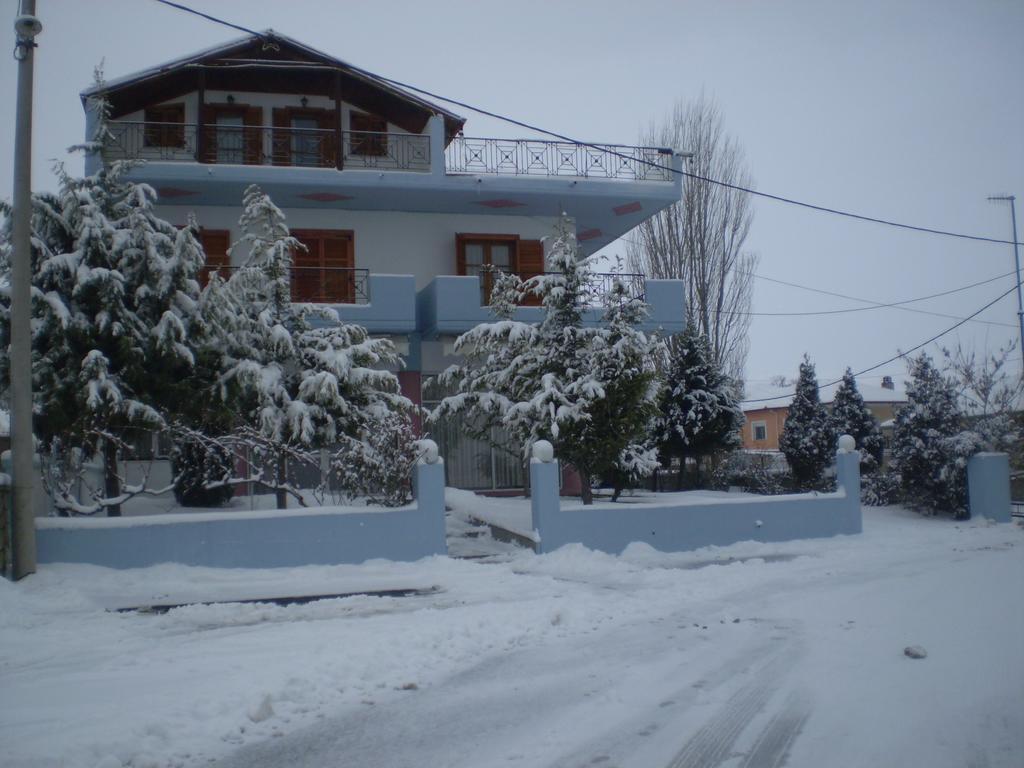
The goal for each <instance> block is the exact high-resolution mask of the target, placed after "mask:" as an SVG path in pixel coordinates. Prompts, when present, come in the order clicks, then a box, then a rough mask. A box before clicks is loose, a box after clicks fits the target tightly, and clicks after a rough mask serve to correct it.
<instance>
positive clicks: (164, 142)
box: [103, 120, 430, 172]
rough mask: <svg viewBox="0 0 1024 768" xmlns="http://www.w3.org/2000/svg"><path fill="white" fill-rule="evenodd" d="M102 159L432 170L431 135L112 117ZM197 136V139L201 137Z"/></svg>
mask: <svg viewBox="0 0 1024 768" xmlns="http://www.w3.org/2000/svg"><path fill="white" fill-rule="evenodd" d="M108 131H109V134H110V135H109V137H108V140H107V142H106V144H105V146H104V148H103V159H104V160H106V161H110V160H160V161H172V162H197V161H199V162H203V163H213V164H231V165H286V166H304V167H309V168H373V169H381V170H392V171H420V172H429V171H430V137H429V136H424V135H416V134H407V133H379V132H374V131H342V132H341V150H342V156H341V163H340V164H339V162H338V159H339V158H338V132H337V131H334V130H332V129H320V128H281V127H271V126H240V125H239V126H226V125H201V126H197V125H195V124H185V123H152V122H150V123H146V122H134V121H126V120H120V121H113V122H111V123H109V124H108ZM200 139H201V141H200Z"/></svg>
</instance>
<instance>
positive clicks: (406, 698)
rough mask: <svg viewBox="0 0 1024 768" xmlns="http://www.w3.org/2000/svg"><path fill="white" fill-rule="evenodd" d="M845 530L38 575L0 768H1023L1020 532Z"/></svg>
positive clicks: (4, 626) (898, 513) (12, 641)
mask: <svg viewBox="0 0 1024 768" xmlns="http://www.w3.org/2000/svg"><path fill="white" fill-rule="evenodd" d="M471 503H473V502H472V499H468V500H467V499H462V498H460V499H458V500H457V501H456V503H455V504H454V505H453V506H455V507H456V508H457V509H459V510H463V509H464V508H465V506H466V505H467V504H471ZM475 503H477V504H479V505H481V508H483V507H485V506H486V505H488V504H492V502H488V501H483V500H478V501H477V502H475ZM506 503H507V502H506ZM493 504H495V505H500V503H499V502H493ZM498 513H499V512H495V514H498ZM482 514H486V512H482ZM864 517H865V520H864V534H863V535H861V536H851V537H839V538H836V539H829V540H814V541H799V542H789V543H784V544H756V543H752V542H747V543H741V544H737V545H733V546H731V547H727V548H716V549H708V550H701V551H698V552H692V553H685V554H676V555H668V554H663V553H659V552H656V551H654V550H651V549H649V548H647V547H645V546H633V547H631V548H630V549H629V550H627V552H626V553H625V554H624V555H622V556H621V557H612V556H608V555H604V554H599V553H594V552H590V551H587V550H584V549H582V548H579V547H567V548H564V549H562V550H560V551H558V552H555V553H552V554H548V555H543V556H537V555H534V554H532V553H531V552H529V551H526V550H521V549H517V550H514V551H513V550H510V549H509V548H508V547H507V546H505V545H501V544H500V543H496V542H492V541H488V540H486V538H484V539H480V540H477V544H476V545H475V546H477V547H478V549H479V552H478V554H485V553H487V552H491V553H502V552H503V553H502V554H492V556H491V557H489V558H485V559H482V560H479V559H478V560H454V559H448V558H440V557H439V558H431V559H427V560H423V561H420V562H418V563H410V564H400V563H388V562H380V561H376V562H371V563H367V564H364V565H361V566H340V567H307V568H295V569H278V570H261V571H244V570H215V569H202V568H186V567H180V566H171V565H165V566H158V567H153V568H147V569H143V570H136V571H111V570H106V569H102V568H96V567H89V566H70V565H67V566H48V567H44V568H43V569H41V571H40V573H38V574H36V575H34V576H32V577H29V578H28V579H26V580H24V581H22V582H19V583H17V584H11V583H7V582H3V581H0V616H2V622H0V765H2V766H4V768H8V766H9V767H10V768H15V767H17V768H43V767H49V766H61V767H62V768H77V767H78V766H82V767H83V768H97V767H100V768H116V766H128V765H130V766H135V767H136V768H140V767H141V766H199V765H211V764H213V765H220V766H235V767H241V766H245V767H246V768H252V767H254V766H284V765H296V766H297V765H302V766H320V765H323V766H338V765H351V766H388V767H389V768H395V767H398V766H406V765H408V766H466V767H467V768H468V767H470V766H472V767H473V768H481V767H482V766H497V765H503V766H504V765H520V766H602V767H603V768H611V766H618V768H627V767H628V766H645V767H649V766H673V768H683V767H688V768H696V767H697V766H717V765H722V766H778V765H782V764H785V765H789V766H806V767H807V768H820V766H872V767H873V768H874V767H878V766H901V767H902V766H929V767H930V768H931V767H940V766H950V768H952V767H953V766H957V767H959V766H989V767H990V768H996V767H997V766H1014V767H1016V766H1020V765H1022V764H1024V650H1022V645H1021V642H1022V640H1024V603H1022V601H1021V591H1020V590H1021V585H1022V584H1024V531H1022V529H1021V527H1020V526H1018V525H988V524H985V523H975V522H967V523H955V522H952V521H950V520H948V519H934V518H922V517H919V516H918V515H916V514H913V513H910V512H907V511H905V510H902V509H899V508H881V509H874V508H865V510H864ZM451 528H455V529H456V530H457V531H458V532H460V533H469V532H474V531H473V528H472V525H471V524H470V523H468V522H467V521H466V520H465V519H464V516H462V515H461V514H457V515H455V516H454V517H453V519H452V520H451V525H450V529H451ZM465 541H469V542H472V541H473V540H472V539H467V540H465ZM434 587H436V588H437V589H436V590H431V588H434ZM404 588H408V589H420V590H423V591H424V594H422V595H420V596H413V597H400V598H387V597H369V596H361V597H360V596H355V597H348V598H343V599H331V600H323V601H318V602H314V603H309V604H305V605H290V606H287V607H281V606H277V605H272V604H240V603H235V604H221V605H193V606H189V607H184V608H179V609H175V610H171V611H170V612H168V613H165V614H142V613H135V612H129V613H116V612H111V611H108V610H106V609H107V608H109V607H119V606H124V605H127V604H152V603H176V602H186V601H192V600H204V601H205V600H215V599H229V598H236V599H238V598H242V597H253V596H259V595H264V596H267V595H272V596H284V595H298V594H314V593H315V594H324V593H347V592H356V591H376V590H385V589H404ZM910 645H919V646H922V647H923V648H924V649H925V650H926V651H927V658H924V659H920V660H914V659H910V658H907V657H906V656H904V653H903V651H904V648H905V647H907V646H910Z"/></svg>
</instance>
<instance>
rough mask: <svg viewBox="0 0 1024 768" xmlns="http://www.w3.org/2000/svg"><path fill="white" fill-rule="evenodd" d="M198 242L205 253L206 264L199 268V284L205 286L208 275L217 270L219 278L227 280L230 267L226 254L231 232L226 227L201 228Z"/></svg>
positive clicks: (229, 244) (229, 259)
mask: <svg viewBox="0 0 1024 768" xmlns="http://www.w3.org/2000/svg"><path fill="white" fill-rule="evenodd" d="M199 242H200V243H202V245H203V252H204V253H205V254H206V265H205V266H204V267H203V268H202V269H201V270H199V285H200V286H202V287H205V286H206V284H207V283H208V282H210V275H211V274H213V273H214V272H218V271H219V272H220V276H221V278H223V279H224V280H227V279H228V277H229V274H228V271H229V269H230V267H231V257H230V256H228V248H230V247H231V233H230V232H228V230H226V229H203V230H201V231H200V233H199Z"/></svg>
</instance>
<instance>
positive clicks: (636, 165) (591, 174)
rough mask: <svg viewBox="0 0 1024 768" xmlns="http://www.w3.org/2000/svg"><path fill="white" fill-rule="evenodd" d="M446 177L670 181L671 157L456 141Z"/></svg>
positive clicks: (633, 150)
mask: <svg viewBox="0 0 1024 768" xmlns="http://www.w3.org/2000/svg"><path fill="white" fill-rule="evenodd" d="M445 168H446V170H447V172H448V173H470V174H471V173H496V174H510V175H513V176H570V177H576V178H585V179H589V178H597V179H629V180H630V181H672V151H671V150H669V149H658V148H654V147H631V146H626V145H621V144H572V143H569V142H564V141H535V140H531V139H478V138H469V137H466V136H456V137H455V138H454V139H453V140H452V142H451V144H449V145H448V148H447V149H446V150H445Z"/></svg>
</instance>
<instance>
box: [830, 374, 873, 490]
mask: <svg viewBox="0 0 1024 768" xmlns="http://www.w3.org/2000/svg"><path fill="white" fill-rule="evenodd" d="M832 428H833V430H834V431H835V434H836V435H851V436H852V437H853V439H854V440H856V441H857V449H858V450H859V451H860V471H861V472H862V473H867V472H873V471H875V470H876V469H878V468H879V467H881V466H882V451H883V450H884V448H885V446H884V443H883V442H882V431H881V429H879V426H878V419H876V418H875V417H874V416H872V415H871V411H869V410H868V409H867V406H866V405H864V398H863V397H861V395H860V392H859V391H858V389H857V381H856V380H855V379H854V377H853V371H852V370H850V369H849V368H847V369H846V373H844V374H843V380H842V382H841V383H840V384H839V388H838V389H837V390H836V395H835V398H834V399H833V401H832Z"/></svg>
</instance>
